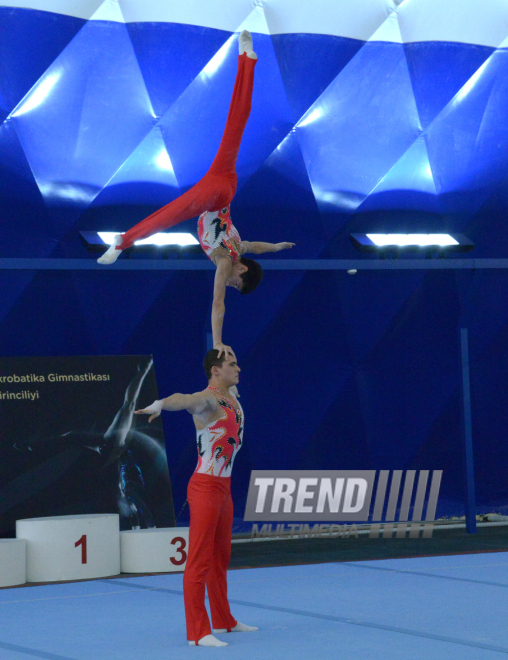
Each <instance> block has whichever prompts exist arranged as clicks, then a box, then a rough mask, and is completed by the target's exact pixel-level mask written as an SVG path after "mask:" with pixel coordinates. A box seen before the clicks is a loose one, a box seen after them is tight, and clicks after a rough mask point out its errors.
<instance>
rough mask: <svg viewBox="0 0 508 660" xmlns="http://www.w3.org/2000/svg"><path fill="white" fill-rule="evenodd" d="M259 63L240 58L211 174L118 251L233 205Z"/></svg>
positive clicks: (150, 218)
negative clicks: (202, 215)
mask: <svg viewBox="0 0 508 660" xmlns="http://www.w3.org/2000/svg"><path fill="white" fill-rule="evenodd" d="M256 62H257V60H253V59H251V58H250V57H247V55H246V54H245V53H243V55H240V56H239V57H238V71H237V73H236V80H235V86H234V89H233V96H232V97H231V103H230V106H229V113H228V118H227V121H226V126H225V128H224V133H223V136H222V140H221V143H220V146H219V150H218V151H217V154H216V156H215V158H214V160H213V163H212V164H211V166H210V169H209V170H208V172H207V173H206V174H205V176H204V177H203V178H202V179H200V180H199V181H198V182H197V183H196V185H194V186H193V187H192V188H190V190H188V191H187V192H186V193H184V194H183V195H181V196H180V197H177V199H175V200H173V201H172V202H170V203H169V204H166V206H163V207H162V208H161V209H159V210H158V211H155V213H152V215H149V216H148V218H145V219H144V220H142V221H141V222H139V223H138V224H137V225H135V226H134V227H132V229H129V231H128V232H126V233H125V234H124V235H123V242H122V245H121V246H120V247H119V249H121V250H125V249H127V248H128V247H130V246H131V245H132V244H133V243H134V242H135V241H139V240H141V239H142V238H146V237H147V236H151V235H152V234H155V233H156V232H158V231H161V230H163V229H167V228H168V227H173V226H174V225H177V224H178V223H179V222H183V221H184V220H189V218H194V217H196V216H198V215H201V213H204V212H205V211H220V209H222V208H224V207H225V206H227V205H228V204H230V203H231V200H232V199H233V197H234V196H235V192H236V169H235V168H236V158H237V156H238V151H239V149H240V143H241V141H242V135H243V131H244V129H245V125H246V124H247V120H248V118H249V114H250V108H251V99H252V88H253V86H254V66H255V65H256Z"/></svg>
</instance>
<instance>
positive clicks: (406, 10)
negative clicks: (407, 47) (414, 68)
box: [398, 0, 508, 48]
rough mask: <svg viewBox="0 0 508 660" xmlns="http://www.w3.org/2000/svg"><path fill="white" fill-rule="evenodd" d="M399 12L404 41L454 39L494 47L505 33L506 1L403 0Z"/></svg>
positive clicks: (506, 20) (507, 25) (507, 23)
mask: <svg viewBox="0 0 508 660" xmlns="http://www.w3.org/2000/svg"><path fill="white" fill-rule="evenodd" d="M398 14H399V25H400V31H401V34H402V39H403V40H404V43H410V42H413V41H454V42H458V43H468V44H478V45H481V46H492V47H496V48H497V47H498V46H499V45H500V44H501V43H502V42H503V41H504V39H505V38H506V37H507V36H508V1H507V0H405V2H403V3H402V4H401V5H400V7H399V9H398Z"/></svg>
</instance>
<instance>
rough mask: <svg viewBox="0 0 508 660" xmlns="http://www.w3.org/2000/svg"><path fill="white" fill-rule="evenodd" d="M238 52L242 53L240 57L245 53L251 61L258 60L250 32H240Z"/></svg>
mask: <svg viewBox="0 0 508 660" xmlns="http://www.w3.org/2000/svg"><path fill="white" fill-rule="evenodd" d="M238 50H239V51H240V55H242V54H243V53H245V54H246V55H247V57H250V59H251V60H257V59H258V56H257V55H256V53H255V52H254V51H253V50H252V36H251V33H250V32H249V31H248V30H243V31H242V32H240V36H239V37H238Z"/></svg>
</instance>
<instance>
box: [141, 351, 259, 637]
mask: <svg viewBox="0 0 508 660" xmlns="http://www.w3.org/2000/svg"><path fill="white" fill-rule="evenodd" d="M203 366H204V369H205V373H206V376H207V378H208V387H207V388H206V389H204V390H203V391H202V392H196V393H195V394H173V395H171V396H169V397H167V398H165V399H160V400H158V401H154V403H152V404H151V405H150V406H148V407H147V408H144V409H143V410H136V414H138V415H139V414H145V415H150V417H149V418H148V421H149V422H151V421H152V419H155V418H156V417H158V416H159V415H160V414H161V410H170V411H177V410H187V411H188V412H189V413H190V414H191V415H192V416H193V419H194V424H195V427H196V434H197V444H198V464H197V466H196V469H195V471H194V474H193V475H192V477H191V479H190V481H189V485H188V488H187V499H188V502H189V509H190V530H189V554H188V557H187V564H186V566H185V573H184V576H183V594H184V602H185V619H186V623H187V639H188V640H189V644H191V645H194V644H196V645H197V646H228V645H227V644H226V642H222V641H220V640H219V639H217V637H215V636H214V635H212V629H211V627H210V620H209V618H208V614H207V612H206V608H205V585H206V589H207V591H208V600H209V602H210V610H211V613H212V623H213V631H214V632H215V633H226V632H251V631H254V630H257V628H255V627H253V626H247V625H245V624H244V623H240V622H238V621H236V619H235V618H234V617H233V615H232V614H231V611H230V609H229V602H228V597H227V589H228V585H227V568H228V565H229V559H230V557H231V530H232V526H233V502H232V500H231V490H230V487H231V484H230V482H231V472H232V469H233V461H234V459H235V456H236V453H237V452H238V450H239V449H240V447H241V446H242V441H243V427H244V415H243V409H242V406H241V405H240V402H239V401H238V399H237V389H236V386H237V385H238V380H239V373H240V367H239V366H238V364H237V363H236V359H235V358H234V357H232V356H231V355H228V354H227V353H225V352H224V354H223V355H222V356H221V357H219V356H218V351H217V350H215V349H212V350H211V351H208V353H207V354H206V356H205V360H204V364H203Z"/></svg>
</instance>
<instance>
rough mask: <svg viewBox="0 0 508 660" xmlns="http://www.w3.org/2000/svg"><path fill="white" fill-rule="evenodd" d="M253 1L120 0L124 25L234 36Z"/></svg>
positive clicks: (250, 10) (254, 3)
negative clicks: (195, 28)
mask: <svg viewBox="0 0 508 660" xmlns="http://www.w3.org/2000/svg"><path fill="white" fill-rule="evenodd" d="M257 4H260V3H257V2H255V1H254V0H213V1H211V0H141V1H140V0H120V6H121V8H122V13H123V15H124V18H125V22H126V23H137V22H150V21H151V22H154V23H184V24H187V25H200V26H202V27H208V28H215V29H218V30H227V31H228V32H235V30H237V28H238V26H239V25H241V24H242V23H243V22H244V20H245V19H246V18H247V16H249V14H250V13H251V12H252V10H253V9H254V8H255V7H256V5H257Z"/></svg>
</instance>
